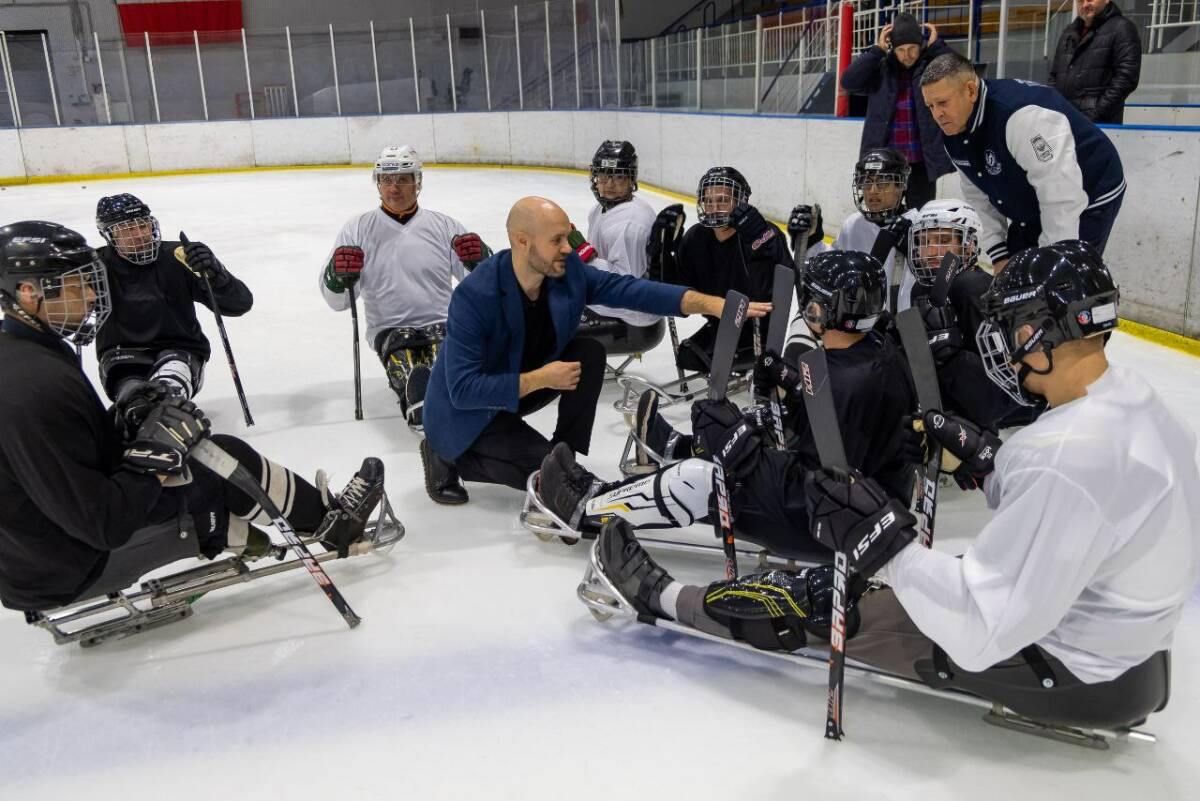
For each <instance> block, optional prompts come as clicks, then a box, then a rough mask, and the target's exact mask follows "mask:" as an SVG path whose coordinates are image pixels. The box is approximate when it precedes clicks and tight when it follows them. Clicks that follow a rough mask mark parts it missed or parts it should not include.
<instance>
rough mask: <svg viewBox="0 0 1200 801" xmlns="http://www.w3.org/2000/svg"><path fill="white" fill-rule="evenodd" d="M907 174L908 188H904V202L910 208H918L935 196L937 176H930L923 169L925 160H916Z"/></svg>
mask: <svg viewBox="0 0 1200 801" xmlns="http://www.w3.org/2000/svg"><path fill="white" fill-rule="evenodd" d="M911 166H912V172H911V173H909V176H908V188H906V189H905V190H904V202H905V204H906V205H907V206H908V207H909V208H910V209H919V208H921V207H922V206H924V205H925V204H926V203H928V202H929V201H931V200H933V199H934V198H935V197H937V178H931V177H930V175H929V173H928V172H927V171H926V170H925V162H923V161H918V162H916V163H914V164H912V165H911Z"/></svg>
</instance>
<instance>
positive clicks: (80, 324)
mask: <svg viewBox="0 0 1200 801" xmlns="http://www.w3.org/2000/svg"><path fill="white" fill-rule="evenodd" d="M60 261H61V260H60ZM76 277H77V278H78V279H79V282H80V285H81V286H87V287H90V288H91V290H92V292H93V293H94V294H95V300H94V301H93V303H92V305H91V308H90V309H89V310H88V314H87V315H86V316H85V317H84V318H83V319H82V320H79V321H77V322H68V317H69V316H70V314H71V309H70V307H69V305H70V304H73V303H77V302H78V301H68V300H65V299H64V298H63V291H64V288H65V287H66V285H67V283H68V282H70V280H71V279H72V278H76ZM17 284H18V286H19V285H20V284H32V285H34V286H36V287H37V288H38V292H39V293H41V299H40V307H41V308H42V309H44V310H45V312H46V320H44V321H43V320H39V319H37V318H35V317H33V316H32V315H30V314H29V313H28V312H26V311H25V310H24V309H22V308H21V306H20V305H19V304H18V303H17V301H16V298H15V297H13V296H10V295H9V294H8V293H7V292H0V295H3V296H4V300H5V301H6V304H7V305H8V307H9V310H10V311H11V312H13V313H14V314H16V315H18V316H19V317H21V318H22V319H24V320H25V322H27V323H30V324H31V325H33V326H34V327H36V328H39V329H42V330H49V331H51V332H53V333H55V334H57V335H58V336H60V337H62V338H64V339H66V340H68V341H69V342H71V343H73V344H74V345H77V346H79V347H83V346H84V345H87V344H89V343H91V341H92V340H93V339H95V338H96V332H97V331H99V330H100V326H102V325H104V321H105V320H107V319H108V315H109V314H110V313H111V312H112V296H111V294H110V293H109V289H108V273H107V272H106V271H105V269H104V263H103V262H102V261H100V259H99V258H96V257H95V256H93V257H92V259H91V260H90V261H88V262H87V263H86V264H81V265H78V266H76V267H74V268H72V269H70V270H67V271H65V272H63V273H60V274H58V275H54V276H42V277H32V276H31V277H29V278H22V279H19V280H18V281H17Z"/></svg>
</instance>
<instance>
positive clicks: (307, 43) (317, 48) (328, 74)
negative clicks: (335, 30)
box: [292, 28, 339, 117]
mask: <svg viewBox="0 0 1200 801" xmlns="http://www.w3.org/2000/svg"><path fill="white" fill-rule="evenodd" d="M292 61H293V63H294V64H295V67H296V90H297V94H298V95H299V97H300V116H302V117H324V116H329V115H333V114H337V113H338V102H339V97H338V90H337V88H335V85H334V80H333V53H332V51H331V50H330V47H329V28H304V29H296V28H292Z"/></svg>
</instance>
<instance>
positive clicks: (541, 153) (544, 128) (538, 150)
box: [508, 111, 575, 167]
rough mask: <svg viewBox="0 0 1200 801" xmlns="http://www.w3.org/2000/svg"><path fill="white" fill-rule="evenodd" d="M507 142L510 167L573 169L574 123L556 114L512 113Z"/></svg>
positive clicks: (536, 112) (566, 116)
mask: <svg viewBox="0 0 1200 801" xmlns="http://www.w3.org/2000/svg"><path fill="white" fill-rule="evenodd" d="M508 140H509V145H510V147H511V158H512V163H513V164H542V165H546V166H549V167H573V166H575V120H574V117H573V116H572V115H570V114H562V113H559V112H557V111H512V112H509V114H508Z"/></svg>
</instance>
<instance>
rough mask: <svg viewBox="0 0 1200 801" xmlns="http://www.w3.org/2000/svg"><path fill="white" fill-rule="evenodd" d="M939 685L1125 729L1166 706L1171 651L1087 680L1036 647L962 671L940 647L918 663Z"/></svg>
mask: <svg viewBox="0 0 1200 801" xmlns="http://www.w3.org/2000/svg"><path fill="white" fill-rule="evenodd" d="M914 667H915V670H916V672H917V675H918V676H920V677H921V679H922V681H924V682H925V683H926V684H928V685H929V686H930V687H933V688H934V689H939V690H940V689H947V690H960V691H963V692H968V693H971V694H972V695H976V696H979V697H980V698H986V699H988V700H991V701H995V702H997V703H999V704H1002V705H1004V706H1005V707H1007V708H1008V709H1011V710H1012V711H1013V712H1015V713H1017V714H1018V715H1021V716H1023V717H1026V718H1029V719H1031V720H1033V721H1037V722H1039V723H1045V724H1050V725H1053V726H1068V727H1074V728H1083V729H1113V730H1122V729H1128V728H1131V727H1133V726H1137V725H1140V724H1141V723H1143V722H1144V721H1145V720H1146V718H1147V717H1149V715H1150V714H1151V713H1153V712H1158V711H1161V710H1162V709H1164V708H1166V706H1167V701H1168V699H1169V697H1170V692H1171V654H1170V652H1169V651H1159V652H1158V653H1156V654H1154V655H1153V656H1151V657H1150V658H1149V659H1147V660H1146V661H1145V662H1142V663H1141V664H1139V665H1134V666H1133V667H1131V668H1130V669H1129V670H1127V671H1125V672H1124V673H1122V674H1121V675H1120V676H1118V677H1117V678H1115V679H1113V680H1112V681H1105V682H1100V683H1099V684H1084V683H1083V682H1081V681H1079V680H1078V679H1077V678H1075V677H1074V676H1073V675H1071V674H1070V673H1069V672H1068V671H1067V669H1066V667H1064V666H1063V665H1062V663H1061V662H1058V661H1057V660H1055V659H1053V658H1049V657H1046V656H1045V655H1043V654H1042V652H1041V649H1039V648H1037V647H1036V646H1031V648H1027V649H1025V650H1024V651H1022V652H1021V656H1020V657H1017V658H1014V659H1013V660H1009V661H1008V662H1005V663H1003V664H1002V665H997V666H995V667H992V668H989V669H987V670H984V671H982V672H979V673H971V672H969V671H965V670H962V669H960V668H958V667H957V666H956V665H954V664H953V663H951V662H950V660H949V659H947V658H946V657H945V655H944V654H943V653H941V652H940V651H938V652H937V653H935V654H934V658H933V659H928V660H921V661H919V662H917V664H916V665H915V666H914Z"/></svg>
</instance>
